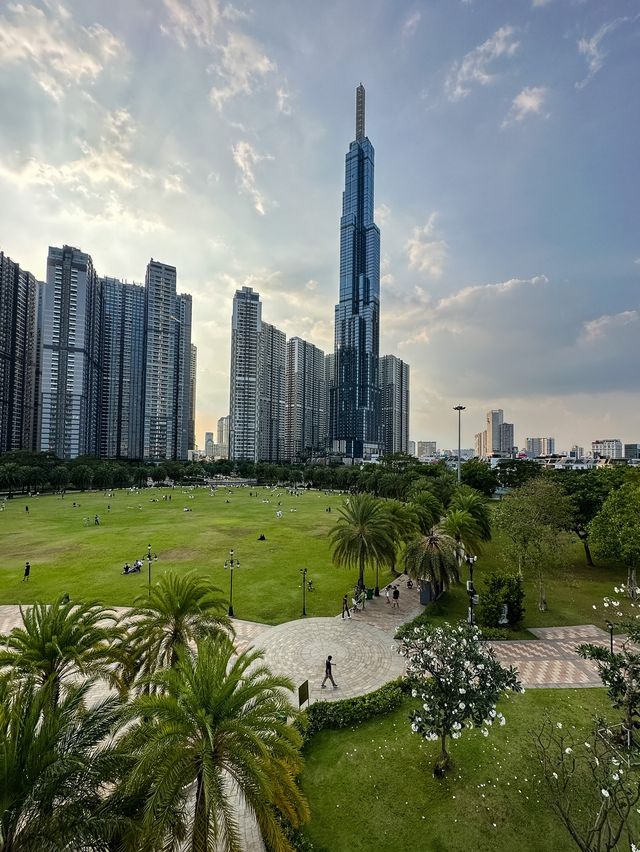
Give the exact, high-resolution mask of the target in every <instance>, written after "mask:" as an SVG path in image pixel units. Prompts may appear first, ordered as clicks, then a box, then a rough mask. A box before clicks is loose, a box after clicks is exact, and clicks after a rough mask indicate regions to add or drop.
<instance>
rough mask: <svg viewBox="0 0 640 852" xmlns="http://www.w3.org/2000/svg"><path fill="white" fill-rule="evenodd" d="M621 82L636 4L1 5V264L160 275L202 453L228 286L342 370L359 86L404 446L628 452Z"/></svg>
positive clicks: (632, 258) (629, 93) (633, 285)
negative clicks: (433, 443) (481, 444)
mask: <svg viewBox="0 0 640 852" xmlns="http://www.w3.org/2000/svg"><path fill="white" fill-rule="evenodd" d="M639 72H640V3H639V2H638V0H429V2H427V0H423V2H404V0H367V2H361V0H324V2H322V3H318V2H317V0H313V2H311V0H295V2H294V0H262V2H255V0H254V2H253V3H251V2H250V0H247V2H245V0H233V2H229V3H225V2H223V0H110V2H108V3H107V2H104V0H62V1H61V2H58V0H31V2H30V1H29V0H22V2H10V0H0V110H1V112H0V114H1V116H2V118H1V121H0V247H1V248H2V249H3V250H4V251H5V252H7V253H8V254H9V255H11V256H12V257H13V258H14V259H16V260H17V261H19V262H20V263H21V264H22V265H23V266H25V267H26V268H28V269H31V271H32V272H33V273H34V274H35V275H37V276H39V277H42V276H44V273H45V259H46V252H47V246H48V245H49V244H51V245H61V244H62V243H70V244H72V245H76V246H79V247H80V248H82V249H83V250H84V251H87V252H89V253H90V254H91V255H92V256H93V259H94V263H95V266H96V268H97V270H98V272H99V273H100V274H104V275H112V276H117V277H121V278H125V279H128V280H134V281H143V280H144V271H145V267H146V264H147V262H148V260H149V258H150V257H154V258H156V259H159V260H163V261H165V262H167V263H172V264H175V265H176V266H177V268H178V284H179V290H181V291H186V292H190V293H192V294H193V297H194V329H193V336H194V342H195V343H196V344H197V346H198V357H199V364H198V367H199V369H198V442H199V443H200V444H201V443H202V441H203V432H204V431H205V429H206V430H209V429H212V428H214V427H215V422H216V419H217V418H218V417H219V416H221V415H222V414H224V413H226V412H227V406H228V395H229V391H228V370H229V366H228V365H229V346H230V314H231V300H232V297H233V292H234V290H235V289H236V288H237V287H240V286H242V284H245V283H248V284H250V285H252V286H254V287H255V288H256V289H257V290H258V291H259V292H260V294H261V296H262V300H263V303H264V306H263V317H264V318H265V319H266V320H267V321H269V322H272V323H274V324H276V325H278V326H279V327H281V328H282V329H283V330H284V331H285V332H286V333H287V335H294V334H297V335H300V336H302V337H305V338H306V339H308V340H310V341H312V342H313V343H315V344H316V345H318V346H320V347H321V348H323V349H325V351H329V350H330V349H331V348H332V340H333V305H334V303H335V300H336V298H337V292H338V234H339V216H340V205H341V192H342V184H343V172H344V154H345V152H346V150H347V148H348V144H349V142H350V140H351V139H352V138H353V136H354V117H353V112H354V90H355V87H356V85H357V84H358V82H360V81H362V82H363V83H364V85H365V87H366V90H367V135H368V136H369V137H370V139H371V140H372V142H373V144H374V146H375V149H376V208H377V222H378V224H379V225H380V228H381V231H382V256H383V269H382V275H383V277H382V321H381V351H382V352H385V353H386V352H391V353H395V354H397V355H399V356H400V357H402V358H404V359H405V360H406V361H408V362H409V364H410V365H411V371H412V388H411V391H412V406H411V407H412V411H411V414H412V424H411V437H412V438H413V439H416V440H423V439H427V440H428V439H435V440H437V441H438V444H439V446H442V447H450V446H452V445H454V444H455V442H456V426H457V423H456V419H455V417H456V416H455V413H454V412H453V411H452V410H451V408H452V406H453V405H455V404H457V403H458V402H461V403H463V404H465V405H466V406H467V410H466V411H465V413H464V419H463V445H466V446H472V444H473V434H474V432H476V431H478V430H479V429H481V428H482V426H483V419H484V416H483V413H484V411H485V409H487V408H493V407H501V408H503V409H504V410H505V419H507V420H511V421H513V422H514V423H515V427H516V442H517V443H518V444H520V445H522V444H524V440H525V437H526V436H528V435H532V436H536V435H552V436H555V437H556V438H557V440H558V443H559V446H560V447H568V446H570V445H571V444H572V443H574V442H578V443H580V444H583V445H586V446H589V445H590V442H591V440H592V439H594V438H598V437H620V438H621V439H622V440H626V441H640V405H639V402H640V400H639V389H640V373H639V372H638V361H639V356H640V230H639V228H638V225H639V224H640V211H639V202H638V199H639V188H640V168H639V165H638V162H639V161H638V139H639V136H640V134H639V131H640V117H639V114H638V109H639V108H638V104H639V100H638V91H640V79H639V78H640V73H639Z"/></svg>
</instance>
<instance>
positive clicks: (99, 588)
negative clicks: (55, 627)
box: [0, 487, 391, 624]
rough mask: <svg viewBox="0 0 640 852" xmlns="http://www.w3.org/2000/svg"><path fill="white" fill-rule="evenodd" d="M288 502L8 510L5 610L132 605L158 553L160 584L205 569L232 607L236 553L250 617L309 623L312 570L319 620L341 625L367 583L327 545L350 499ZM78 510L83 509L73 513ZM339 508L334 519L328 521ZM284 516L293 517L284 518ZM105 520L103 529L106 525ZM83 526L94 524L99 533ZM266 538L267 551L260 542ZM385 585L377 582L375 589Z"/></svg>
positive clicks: (0, 530) (2, 569)
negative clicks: (131, 569)
mask: <svg viewBox="0 0 640 852" xmlns="http://www.w3.org/2000/svg"><path fill="white" fill-rule="evenodd" d="M250 493H253V495H254V496H253V497H250V496H249V494H250ZM169 494H171V498H172V499H171V501H170V502H169V501H164V500H163V499H162V498H163V495H169ZM278 494H279V496H278V497H276V496H275V492H274V493H272V492H271V490H270V489H268V488H264V487H262V488H253V489H249V488H234V489H232V490H231V493H227V490H226V489H224V490H222V489H221V490H219V491H218V492H217V493H216V494H215V495H214V496H210V494H209V490H208V489H207V488H196V489H188V488H184V489H183V488H180V487H176V488H174V489H164V488H154V489H143V490H141V491H140V492H139V493H137V494H135V493H130V492H129V491H127V490H120V491H114V492H113V497H107V496H106V494H105V493H104V492H87V493H68V494H67V495H66V497H65V498H64V499H62V498H61V497H60V496H59V495H47V496H40V497H30V498H26V497H24V498H23V497H16V498H14V499H13V500H7V502H6V508H5V511H4V512H0V604H16V603H33V602H34V601H36V600H40V601H45V602H46V601H51V600H53V599H54V598H55V597H56V596H57V595H58V594H63V593H65V592H68V593H69V595H71V597H72V598H83V599H96V600H99V601H100V602H102V603H104V604H109V605H113V606H119V605H121V606H126V605H129V604H131V603H133V601H134V599H135V598H136V596H138V595H140V594H141V593H142V594H144V593H145V592H146V590H147V561H146V558H145V557H146V553H147V544H151V550H152V552H153V553H157V554H158V560H157V561H154V562H153V563H152V578H153V579H157V577H158V576H159V574H161V573H162V572H165V571H171V570H173V571H179V572H181V573H183V572H186V571H189V570H192V569H193V570H196V571H198V572H200V573H202V574H205V575H207V576H208V577H210V578H211V579H212V580H213V582H214V583H215V585H216V586H218V587H220V588H221V589H222V591H223V594H224V596H225V599H226V598H228V595H229V579H230V578H229V572H228V571H226V570H225V569H224V567H223V565H224V562H225V560H226V559H227V558H228V555H229V550H230V549H231V548H233V549H234V551H235V558H236V559H238V560H239V561H240V567H239V568H237V569H236V570H235V571H234V577H233V606H234V613H235V615H236V617H238V618H241V619H246V620H250V621H261V622H264V623H268V624H279V623H281V622H284V621H289V620H291V619H295V618H299V617H300V615H301V613H302V586H301V582H302V580H301V575H300V569H301V568H303V567H306V568H308V569H309V573H308V579H311V580H313V585H314V589H315V590H314V591H312V592H308V593H307V595H306V611H307V615H309V616H323V615H324V616H326V615H335V614H336V613H337V612H340V608H341V601H342V596H343V595H344V594H345V593H346V592H350V591H351V590H352V589H353V586H354V585H355V582H356V579H357V577H356V574H355V572H353V571H349V570H347V569H340V568H336V567H335V566H334V565H332V563H331V556H330V549H329V541H328V538H327V534H328V531H329V530H330V528H331V527H332V525H333V524H334V522H335V520H336V517H337V514H336V510H337V508H338V507H339V506H340V505H341V503H342V501H343V497H342V496H341V495H339V494H331V495H330V496H326V495H325V494H324V493H322V492H318V491H309V492H307V491H304V492H301V493H300V495H299V496H293V495H290V494H288V492H287V491H286V490H284V489H281V490H280V491H279V492H278ZM256 495H257V496H256ZM154 500H157V502H152V501H154ZM227 500H228V501H229V502H226V501H227ZM263 500H269V501H270V502H269V503H264V502H263ZM74 501H75V502H76V503H79V504H80V506H79V508H73V503H74ZM278 502H280V503H281V504H282V505H281V506H280V507H279V506H278ZM27 505H28V507H29V513H28V514H27V513H26V511H25V506H27ZM109 505H110V506H111V510H110V511H108V508H107V507H108V506H109ZM328 506H331V507H332V512H331V513H328V512H326V511H325V509H326V508H327V507H328ZM185 508H189V509H192V511H190V512H184V511H183V510H184V509H185ZM278 508H280V509H281V510H282V513H283V516H282V518H279V519H278V518H276V511H277V510H278ZM291 509H295V510H296V511H295V512H291V511H290V510H291ZM96 514H98V515H99V517H100V526H96V525H95V524H94V516H95V515H96ZM83 518H89V519H90V522H89V525H88V526H85V525H83ZM261 533H264V535H265V536H266V541H258V536H259V535H260V534H261ZM137 558H139V559H143V560H144V567H143V570H142V573H141V574H134V575H133V576H126V577H125V576H122V574H121V571H122V567H123V565H124V563H125V561H128V562H129V563H131V564H132V563H133V561H134V560H135V559H137ZM26 560H29V561H30V562H31V577H30V580H29V582H22V575H23V567H24V563H25V561H26ZM390 578H391V575H390V573H389V572H386V571H381V572H380V584H381V585H382V583H383V582H384V583H386V582H388V581H389V579H390ZM374 581H375V577H374V576H373V573H372V572H368V576H367V583H368V584H372V583H373V582H374Z"/></svg>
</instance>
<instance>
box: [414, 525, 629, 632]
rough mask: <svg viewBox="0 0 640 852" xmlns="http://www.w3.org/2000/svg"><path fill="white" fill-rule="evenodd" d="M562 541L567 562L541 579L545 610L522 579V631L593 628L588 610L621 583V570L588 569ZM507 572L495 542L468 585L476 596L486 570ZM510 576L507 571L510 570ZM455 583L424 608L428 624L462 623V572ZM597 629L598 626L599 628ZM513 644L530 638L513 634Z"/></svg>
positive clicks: (579, 550) (574, 546) (578, 547)
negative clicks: (538, 628) (473, 588)
mask: <svg viewBox="0 0 640 852" xmlns="http://www.w3.org/2000/svg"><path fill="white" fill-rule="evenodd" d="M573 538H574V537H569V538H568V548H567V561H566V563H565V564H564V566H563V567H562V568H561V569H559V570H557V571H556V572H555V573H553V574H552V573H551V572H550V573H549V576H548V577H547V578H546V583H545V587H546V595H547V610H546V611H545V612H540V611H539V610H538V584H537V580H536V578H535V577H528V576H525V577H524V588H525V600H524V606H525V614H524V619H523V622H522V624H523V628H527V627H561V626H563V625H570V624H593V623H594V622H596V623H597V615H596V613H595V611H594V609H593V605H594V604H596V605H598V607H599V609H601V607H600V604H601V603H602V598H603V597H604V596H605V595H612V594H613V588H614V586H616V585H619V584H624V583H625V582H626V577H627V573H626V568H624V567H623V566H619V565H611V564H607V563H606V562H602V561H599V560H594V561H596V565H595V567H593V568H589V567H588V566H587V564H586V562H585V558H584V548H583V546H582V544H580V543H579V542H574V541H572V539H573ZM508 568H509V566H507V564H506V563H505V560H504V559H503V557H502V552H501V546H500V536H499V535H495V536H494V538H493V540H492V541H491V542H489V543H488V544H486V545H483V549H482V553H481V554H480V556H479V557H478V561H477V563H476V565H475V567H474V569H473V584H474V586H475V588H476V591H477V592H478V594H479V595H480V596H482V593H483V591H484V588H485V587H484V583H483V582H482V578H483V576H486V574H487V573H489V572H490V571H492V570H502V571H504V570H507V569H508ZM512 570H513V569H512ZM460 579H461V581H462V582H461V583H460V584H459V585H456V586H453V587H451V589H450V590H449V591H448V592H446V593H445V594H444V595H442V597H441V598H440V599H439V600H438V601H437V603H435V604H433V605H432V606H430V607H429V610H428V611H429V614H430V620H433V621H434V622H438V621H457V620H458V619H466V618H467V608H468V605H469V604H468V601H469V599H468V597H467V592H466V580H467V579H468V573H467V569H466V566H464V567H463V570H462V575H461V578H460ZM599 626H602V625H599ZM513 638H514V639H515V638H517V639H524V638H533V634H531V633H529V632H528V631H527V630H526V629H523V630H519V631H516V632H514V634H513Z"/></svg>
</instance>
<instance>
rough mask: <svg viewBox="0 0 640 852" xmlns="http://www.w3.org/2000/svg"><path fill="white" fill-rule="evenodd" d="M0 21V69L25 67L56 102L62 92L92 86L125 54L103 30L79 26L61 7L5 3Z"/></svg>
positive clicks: (115, 41) (101, 28) (120, 45)
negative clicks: (8, 66)
mask: <svg viewBox="0 0 640 852" xmlns="http://www.w3.org/2000/svg"><path fill="white" fill-rule="evenodd" d="M6 8H7V11H8V15H7V16H6V17H5V16H4V15H0V65H2V64H6V65H9V64H27V65H28V66H29V67H30V68H31V71H32V74H33V77H34V79H35V80H36V82H37V83H38V85H39V86H40V88H41V89H43V91H45V92H46V93H47V94H48V95H49V96H50V97H51V98H53V99H54V100H56V101H59V100H61V99H62V97H63V95H64V93H65V90H67V89H69V88H72V87H74V86H78V85H80V86H82V85H84V84H86V83H89V84H92V83H94V82H95V81H96V80H97V78H98V77H99V76H100V74H101V73H102V71H103V70H104V68H105V67H106V66H107V65H108V64H109V63H111V62H113V60H115V59H116V57H119V56H121V55H122V54H123V52H124V46H123V44H122V42H121V41H120V40H119V39H118V38H116V36H115V35H114V34H113V33H112V32H111V31H110V30H108V29H106V27H103V26H101V25H99V24H93V25H92V26H90V27H83V26H79V25H77V24H76V23H75V22H74V21H73V20H72V19H71V15H70V13H69V11H68V9H66V8H65V7H64V6H63V5H62V4H61V3H56V4H50V3H49V4H47V8H46V11H45V9H42V8H39V7H37V6H33V5H31V4H23V3H9V4H8V5H7V7H6Z"/></svg>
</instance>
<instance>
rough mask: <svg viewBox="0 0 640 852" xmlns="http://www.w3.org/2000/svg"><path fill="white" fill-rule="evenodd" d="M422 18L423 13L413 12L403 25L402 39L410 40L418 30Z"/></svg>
mask: <svg viewBox="0 0 640 852" xmlns="http://www.w3.org/2000/svg"><path fill="white" fill-rule="evenodd" d="M421 18H422V14H421V12H420V11H419V10H418V9H416V10H415V12H412V13H411V14H410V15H409V17H408V18H406V19H405V21H404V23H403V24H402V37H403V38H410V37H411V36H412V35H413V34H414V33H415V31H416V30H417V29H418V24H419V23H420V20H421Z"/></svg>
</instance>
